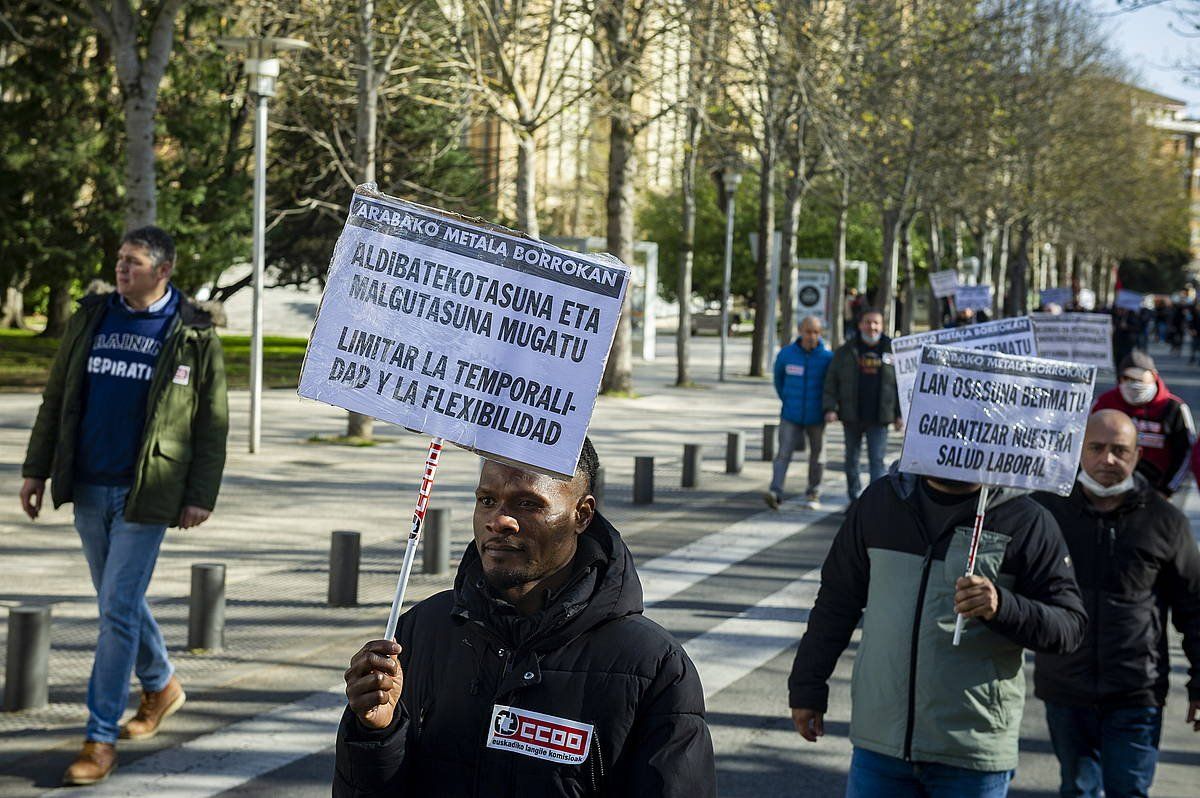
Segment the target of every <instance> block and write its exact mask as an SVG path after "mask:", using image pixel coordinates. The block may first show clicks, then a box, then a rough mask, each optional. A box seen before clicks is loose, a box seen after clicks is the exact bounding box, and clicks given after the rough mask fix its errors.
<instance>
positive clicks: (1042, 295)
mask: <svg viewBox="0 0 1200 798" xmlns="http://www.w3.org/2000/svg"><path fill="white" fill-rule="evenodd" d="M1038 298H1039V299H1040V300H1041V303H1042V307H1047V306H1049V305H1058V306H1059V307H1060V308H1065V307H1066V306H1067V305H1069V304H1071V300H1072V293H1071V289H1070V288H1064V287H1063V286H1058V287H1056V288H1043V289H1042V290H1041V291H1039V292H1038Z"/></svg>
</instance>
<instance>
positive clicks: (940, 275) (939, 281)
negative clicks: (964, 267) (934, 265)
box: [929, 269, 958, 299]
mask: <svg viewBox="0 0 1200 798" xmlns="http://www.w3.org/2000/svg"><path fill="white" fill-rule="evenodd" d="M929 285H930V287H931V288H932V289H933V295H934V296H935V297H937V298H938V299H945V298H946V297H948V296H954V292H955V291H957V290H958V272H956V271H955V270H954V269H942V270H941V271H940V272H930V273H929Z"/></svg>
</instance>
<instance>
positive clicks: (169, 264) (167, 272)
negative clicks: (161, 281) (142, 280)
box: [158, 260, 175, 277]
mask: <svg viewBox="0 0 1200 798" xmlns="http://www.w3.org/2000/svg"><path fill="white" fill-rule="evenodd" d="M158 268H159V277H170V276H171V272H172V271H173V270H174V269H175V261H173V260H168V261H163V262H162V263H160V264H158Z"/></svg>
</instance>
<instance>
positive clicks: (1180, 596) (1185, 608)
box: [1159, 515, 1200, 701]
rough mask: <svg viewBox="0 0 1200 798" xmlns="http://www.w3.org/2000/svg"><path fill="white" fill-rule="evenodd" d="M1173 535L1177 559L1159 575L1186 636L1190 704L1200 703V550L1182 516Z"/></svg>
mask: <svg viewBox="0 0 1200 798" xmlns="http://www.w3.org/2000/svg"><path fill="white" fill-rule="evenodd" d="M1172 533H1173V534H1172V541H1171V543H1172V551H1173V553H1174V556H1173V557H1172V558H1171V561H1170V562H1169V563H1168V564H1167V566H1166V567H1165V568H1164V569H1163V570H1162V572H1161V574H1160V575H1159V579H1160V580H1161V581H1162V585H1161V588H1160V589H1161V591H1162V594H1163V595H1165V596H1166V599H1167V602H1168V604H1169V605H1170V607H1171V620H1172V622H1173V623H1174V624H1175V628H1176V629H1178V630H1179V633H1180V634H1182V635H1183V653H1184V654H1185V655H1186V656H1187V659H1188V665H1189V668H1188V683H1187V691H1188V700H1189V701H1200V550H1198V549H1197V548H1196V541H1195V539H1194V538H1193V537H1192V531H1191V529H1190V527H1189V524H1188V521H1187V519H1186V517H1184V516H1182V515H1180V516H1179V518H1178V522H1177V523H1176V524H1174V525H1173V529H1172Z"/></svg>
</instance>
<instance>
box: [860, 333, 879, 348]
mask: <svg viewBox="0 0 1200 798" xmlns="http://www.w3.org/2000/svg"><path fill="white" fill-rule="evenodd" d="M858 335H859V337H861V338H862V342H863V343H864V344H866V345H867V346H875V344H877V343H879V338H880V335H879V333H875V334H874V335H868V334H867V333H865V332H863V331H862V330H859V332H858Z"/></svg>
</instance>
